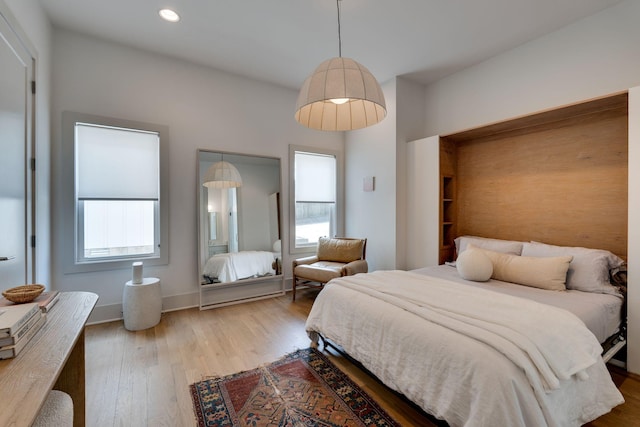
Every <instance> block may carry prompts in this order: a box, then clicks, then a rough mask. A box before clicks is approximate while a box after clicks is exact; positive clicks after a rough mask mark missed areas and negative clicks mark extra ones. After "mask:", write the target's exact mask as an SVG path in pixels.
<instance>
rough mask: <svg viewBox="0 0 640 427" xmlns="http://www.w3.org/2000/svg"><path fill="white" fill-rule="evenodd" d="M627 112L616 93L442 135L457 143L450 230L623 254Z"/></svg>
mask: <svg viewBox="0 0 640 427" xmlns="http://www.w3.org/2000/svg"><path fill="white" fill-rule="evenodd" d="M627 116H628V109H627V95H626V94H620V95H616V96H614V97H610V98H606V99H600V100H597V101H593V102H592V103H591V107H590V103H585V104H579V105H577V106H572V107H567V108H563V109H558V110H555V111H550V112H545V113H542V114H538V115H534V116H532V117H529V118H521V119H517V120H513V121H512V122H507V123H500V124H496V125H491V126H488V127H486V128H483V129H476V130H473V131H467V132H464V133H460V134H457V135H451V136H448V137H445V138H444V139H445V141H446V143H447V144H452V143H454V144H455V145H456V187H457V203H456V205H457V216H456V221H457V224H456V226H457V234H458V235H465V234H468V235H478V236H485V237H494V238H499V239H507V240H523V241H527V240H537V241H542V242H545V243H550V244H556V245H564V246H585V247H591V248H601V249H606V250H609V251H611V252H613V253H616V254H618V255H620V256H622V257H624V258H626V254H627V171H628V156H627V154H628V136H627V129H628V117H627ZM509 123H510V124H509ZM447 151H450V150H447Z"/></svg>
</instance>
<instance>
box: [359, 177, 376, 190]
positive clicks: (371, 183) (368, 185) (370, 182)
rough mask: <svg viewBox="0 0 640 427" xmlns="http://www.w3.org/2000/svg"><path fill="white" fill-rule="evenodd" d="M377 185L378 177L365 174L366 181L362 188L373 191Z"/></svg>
mask: <svg viewBox="0 0 640 427" xmlns="http://www.w3.org/2000/svg"><path fill="white" fill-rule="evenodd" d="M375 186H376V177H375V176H365V177H364V182H363V184H362V189H363V190H364V191H373V190H375Z"/></svg>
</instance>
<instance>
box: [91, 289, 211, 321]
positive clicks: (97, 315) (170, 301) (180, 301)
mask: <svg viewBox="0 0 640 427" xmlns="http://www.w3.org/2000/svg"><path fill="white" fill-rule="evenodd" d="M199 305H200V294H198V293H197V292H196V293H191V294H182V295H172V296H168V297H163V298H162V312H163V313H166V312H169V311H177V310H184V309H186V308H192V307H198V306H199ZM122 319H123V316H122V303H119V304H110V305H100V306H96V307H95V308H94V309H93V312H91V316H89V320H88V321H87V325H97V324H99V323H107V322H115V321H118V320H122Z"/></svg>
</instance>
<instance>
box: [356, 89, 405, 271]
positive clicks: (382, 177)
mask: <svg viewBox="0 0 640 427" xmlns="http://www.w3.org/2000/svg"><path fill="white" fill-rule="evenodd" d="M382 91H383V92H384V97H385V102H386V105H387V117H385V119H384V120H383V121H381V122H380V123H378V124H376V125H374V126H371V127H368V128H364V129H359V130H356V131H351V132H347V133H346V144H345V153H346V156H345V213H346V215H345V216H346V224H345V235H346V236H348V237H366V238H367V256H366V258H367V262H368V263H369V271H373V270H388V269H393V268H395V264H396V254H395V250H396V164H395V159H396V114H395V112H396V106H395V102H396V82H395V79H394V80H391V81H389V82H387V83H384V84H383V85H382ZM367 176H374V177H375V191H372V192H365V191H363V189H362V184H363V179H364V178H365V177H367Z"/></svg>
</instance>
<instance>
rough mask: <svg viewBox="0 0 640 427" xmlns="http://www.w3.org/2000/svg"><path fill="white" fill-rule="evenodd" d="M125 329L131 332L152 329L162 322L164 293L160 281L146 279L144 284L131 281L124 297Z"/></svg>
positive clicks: (154, 278) (127, 284) (150, 278)
mask: <svg viewBox="0 0 640 427" xmlns="http://www.w3.org/2000/svg"><path fill="white" fill-rule="evenodd" d="M122 314H123V316H124V327H125V328H126V329H127V330H129V331H139V330H141V329H147V328H151V327H153V326H155V325H157V324H158V322H160V315H161V314H162V293H161V291H160V279H158V278H156V277H145V278H144V279H142V283H138V284H134V283H132V281H131V280H129V281H128V282H127V283H126V284H125V285H124V292H123V295H122Z"/></svg>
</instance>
